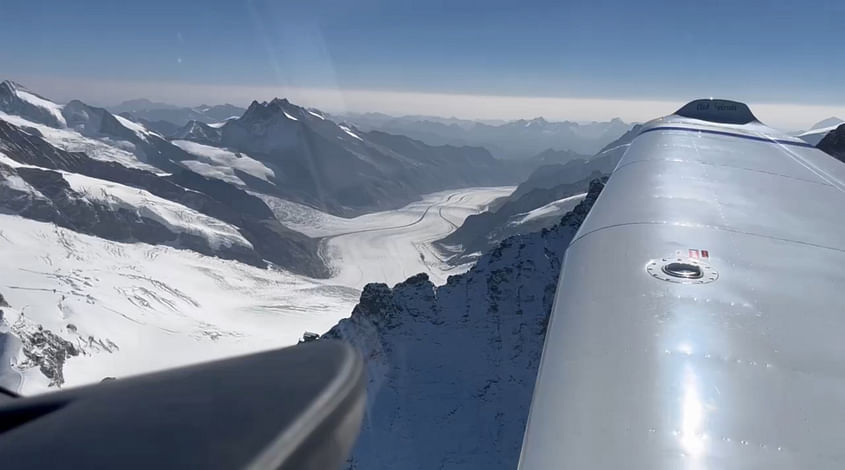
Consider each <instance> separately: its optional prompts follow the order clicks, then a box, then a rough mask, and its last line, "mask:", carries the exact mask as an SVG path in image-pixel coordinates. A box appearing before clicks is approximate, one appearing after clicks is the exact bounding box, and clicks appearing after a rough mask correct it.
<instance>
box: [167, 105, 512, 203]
mask: <svg viewBox="0 0 845 470" xmlns="http://www.w3.org/2000/svg"><path fill="white" fill-rule="evenodd" d="M176 137H177V139H176V140H174V143H176V144H177V145H180V146H182V147H183V148H187V147H186V146H185V145H184V144H183V142H186V141H190V142H195V143H200V144H203V145H206V146H211V147H215V148H218V149H225V150H226V151H229V152H232V153H234V154H242V155H247V156H249V157H250V158H252V159H255V160H256V161H259V162H261V163H262V164H264V165H266V166H267V168H269V169H270V170H272V173H273V175H272V176H271V177H269V178H267V179H261V178H254V177H251V176H250V175H244V174H242V173H240V172H238V171H235V174H236V176H238V177H239V178H240V179H241V180H243V182H244V183H245V184H246V186H247V187H248V188H250V189H251V190H254V191H259V192H263V193H267V194H271V195H274V196H278V197H282V198H284V199H288V200H293V201H297V202H301V203H304V204H307V205H310V206H312V207H315V208H318V209H320V210H324V211H327V212H330V213H333V214H337V215H342V216H354V215H360V214H362V213H364V212H369V211H373V210H384V209H394V208H397V207H401V206H404V205H406V204H408V203H409V202H411V201H414V200H416V199H418V198H419V196H420V195H421V194H426V193H431V192H435V191H440V190H443V189H448V188H459V187H468V186H494V185H503V184H512V183H516V182H517V181H518V179H519V177H520V176H522V175H523V174H524V172H523V173H520V172H519V171H515V169H516V167H515V166H514V165H510V164H507V163H505V162H500V161H497V160H496V159H494V158H493V157H492V156H491V155H490V154H489V153H488V152H487V151H485V150H484V149H481V148H478V147H455V146H450V145H441V146H431V145H427V144H424V143H422V142H419V141H416V140H413V139H410V138H408V137H405V136H401V135H391V134H386V133H383V132H375V131H374V132H361V131H360V130H358V129H356V128H355V127H353V126H351V125H347V124H343V123H335V122H334V121H332V120H330V119H327V118H326V117H325V116H324V115H323V114H321V113H320V112H319V111H316V110H312V109H306V108H303V107H301V106H297V105H295V104H293V103H291V102H289V101H288V100H286V99H274V100H272V101H269V102H266V101H265V102H261V103H259V102H257V101H254V102H253V103H252V104H251V105H250V106H249V108H248V109H247V110H246V112H245V113H244V114H243V116H241V117H239V118H237V119H230V120H228V121H226V122H225V123H222V124H219V125H209V124H205V123H200V122H196V121H192V122H189V123H188V124H187V125H186V126H185V127H184V128H183V129H181V130H180V131H179V132H178V133H177V134H176ZM195 154H197V155H201V156H208V154H207V152H204V151H200V152H195Z"/></svg>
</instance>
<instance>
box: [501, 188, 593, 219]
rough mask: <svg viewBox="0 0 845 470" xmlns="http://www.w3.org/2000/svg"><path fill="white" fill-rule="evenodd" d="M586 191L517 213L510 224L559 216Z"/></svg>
mask: <svg viewBox="0 0 845 470" xmlns="http://www.w3.org/2000/svg"><path fill="white" fill-rule="evenodd" d="M586 195H587V193H581V194H576V195H575V196H570V197H565V198H563V199H558V200H557V201H552V202H550V203H548V204H546V205H545V206H542V207H538V208H536V209H534V210H532V211H528V212H526V213H524V214H519V215H517V216H515V217H514V218H513V219H512V220H511V222H510V223H511V224H514V225H521V224H524V223H526V222H531V221H534V220H540V219H545V218H549V217H561V216H563V214H566V213H567V212H569V211H571V210H572V208H573V207H575V206H576V205H577V204H578V203H579V202H581V200H583V199H584V197H585V196H586Z"/></svg>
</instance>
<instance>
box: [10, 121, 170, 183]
mask: <svg viewBox="0 0 845 470" xmlns="http://www.w3.org/2000/svg"><path fill="white" fill-rule="evenodd" d="M0 119H2V120H4V121H6V122H8V123H10V124H14V125H16V126H21V127H23V128H31V129H35V130H36V131H38V133H39V134H41V137H42V138H43V139H44V140H46V141H47V142H49V143H50V144H52V145H55V146H56V147H58V148H60V149H62V150H66V151H68V152H83V153H85V154H86V155H88V156H89V157H91V158H94V159H96V160H103V161H114V162H117V163H120V164H121V165H123V166H127V167H130V168H139V169H141V170H147V171H150V172H153V173H161V170H159V169H158V168H156V167H154V166H150V165H147V164H146V163H143V162H141V161H140V160H138V157H136V156H135V154H133V153H132V152H133V151H134V150H135V145H134V144H132V143H130V142H126V141H118V140H114V139H109V138H106V137H103V138H101V139H100V140H97V139H91V138H89V137H84V136H83V135H82V134H80V133H78V132H76V131H74V130H72V129H56V128H55V127H50V126H47V125H44V124H40V123H37V122H32V121H29V120H27V119H24V118H22V117H20V116H15V115H11V114H6V113H3V112H2V111H0Z"/></svg>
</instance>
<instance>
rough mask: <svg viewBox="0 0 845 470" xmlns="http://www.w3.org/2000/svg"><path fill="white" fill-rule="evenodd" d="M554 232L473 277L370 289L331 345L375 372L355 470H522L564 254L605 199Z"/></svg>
mask: <svg viewBox="0 0 845 470" xmlns="http://www.w3.org/2000/svg"><path fill="white" fill-rule="evenodd" d="M603 186H604V185H603V183H602V181H600V180H593V181H592V182H591V184H590V188H589V192H588V195H587V197H586V198H585V199H584V201H582V202H581V203H580V204H579V205H578V206H576V208H575V209H574V210H572V211H571V212H569V213H568V214H566V215H565V216H564V217H563V219H562V220H561V222H560V223H559V224H557V225H555V226H554V227H552V228H551V229H545V230H542V231H541V232H535V233H531V234H527V235H518V236H514V237H511V238H508V239H506V240H505V241H503V242H502V243H500V244H499V245H498V246H497V247H496V248H495V249H493V250H492V251H490V252H489V253H487V254H485V255H483V256H482V257H481V258H480V259H479V260H478V263H477V264H476V266H475V267H473V268H472V269H471V270H470V271H468V272H467V273H465V274H462V275H458V276H452V277H450V278H449V280H448V282H447V283H446V285H444V286H441V287H436V286H434V285H433V284H432V283H431V282H430V281H429V280H428V277H427V276H426V275H425V274H419V275H417V276H414V277H412V278H410V279H408V280H406V281H405V282H403V283H400V284H397V285H396V286H395V287H393V288H392V289H391V288H389V287H388V286H386V285H384V284H369V285H367V286H366V287H365V288H364V291H363V293H362V294H361V299H360V303H359V304H358V306H356V308H355V309H354V311H353V312H352V315H351V317H350V318H348V319H345V320H341V321H340V322H339V323H338V324H337V325H336V326H335V327H334V328H333V329H332V330H330V331H329V332H328V333H327V334H326V335H325V336H324V337H329V338H339V339H343V340H346V341H349V342H350V343H352V344H354V345H355V346H356V347H357V348H358V349H359V350H360V351H361V352H362V354H363V356H364V357H365V358H366V361H367V370H368V373H369V383H368V388H367V392H368V396H369V403H368V408H367V416H366V418H365V420H364V423H365V424H364V428H363V431H362V434H361V436H360V438H359V441H358V443H357V446H356V448H355V450H354V453H353V455H352V457H351V459H350V461H349V463H348V468H350V469H354V468H366V469H379V468H384V469H394V468H403V469H410V468H413V469H430V468H459V467H460V468H484V469H496V468H502V469H512V468H515V467H516V463H517V459H518V456H519V448H520V443H521V440H522V433H523V430H524V426H525V420H526V418H527V415H528V407H529V403H530V397H531V393H532V390H533V387H534V381H535V376H536V372H537V367H538V365H539V359H540V352H541V349H542V344H543V337H544V334H545V329H546V325H547V322H548V317H549V312H550V310H551V306H552V302H553V299H554V293H555V287H556V285H557V279H558V276H559V274H560V268H561V263H562V259H563V255H564V252H565V250H566V247H567V245H568V244H569V242H570V241H571V239H572V237H573V236H574V234H575V233H576V231H577V230H578V227H579V226H580V225H581V222H583V220H584V218H585V217H586V216H587V213H588V212H589V210H590V208H591V207H592V204H593V202H594V201H595V200H596V198H597V197H598V195H599V192H600V191H601V189H602V188H603Z"/></svg>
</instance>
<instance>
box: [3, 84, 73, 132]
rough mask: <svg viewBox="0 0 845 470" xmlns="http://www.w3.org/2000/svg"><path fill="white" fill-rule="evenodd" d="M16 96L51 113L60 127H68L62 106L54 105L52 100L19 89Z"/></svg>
mask: <svg viewBox="0 0 845 470" xmlns="http://www.w3.org/2000/svg"><path fill="white" fill-rule="evenodd" d="M16 94H17V95H18V98H20V99H22V100H23V101H26V102H27V103H29V104H31V105H33V106H35V107H38V108H41V109H44V110H46V111H47V112H48V113H50V115H52V116H53V118H54V119H55V120H56V122H58V123H59V125H60V126H63V127H64V126H67V123H66V122H65V117H64V116H62V106H61V105H59V104H56V103H53V102H52V101H50V100H46V99H44V98H41V97H40V96H38V95H36V94H34V93H30V92H29V91H26V90H25V89H23V88H18V89H17V90H16Z"/></svg>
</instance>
